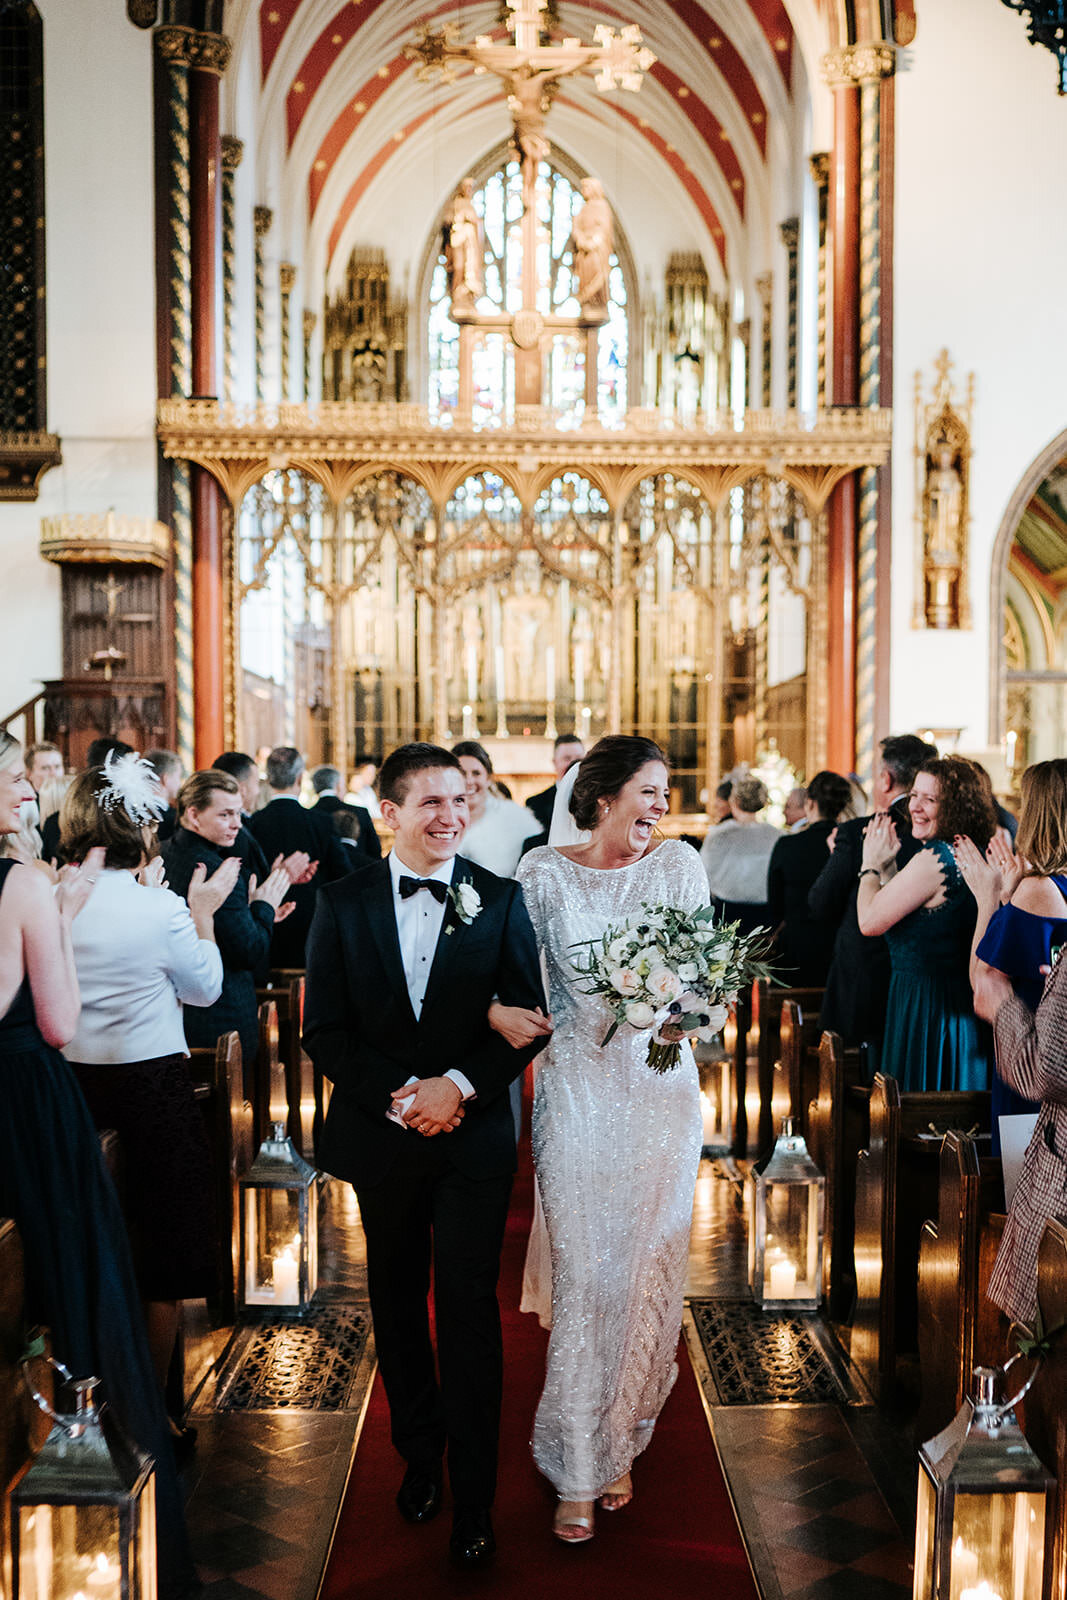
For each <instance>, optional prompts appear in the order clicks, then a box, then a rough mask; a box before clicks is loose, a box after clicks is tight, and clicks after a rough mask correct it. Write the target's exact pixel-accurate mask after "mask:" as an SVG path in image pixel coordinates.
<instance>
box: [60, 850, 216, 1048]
mask: <svg viewBox="0 0 1067 1600" xmlns="http://www.w3.org/2000/svg"><path fill="white" fill-rule="evenodd" d="M71 940H72V943H73V945H74V965H75V967H76V968H77V973H78V987H79V988H80V990H81V1000H82V1009H81V1016H80V1017H79V1019H78V1031H77V1033H75V1035H74V1037H73V1039H71V1041H70V1043H69V1044H67V1045H65V1046H64V1049H63V1054H64V1055H65V1056H66V1058H67V1060H68V1061H82V1062H86V1063H88V1064H93V1065H96V1064H107V1063H109V1062H122V1061H154V1060H156V1059H157V1058H158V1057H159V1056H171V1055H183V1056H184V1055H188V1054H189V1051H188V1047H187V1046H186V1043H185V1030H184V1028H183V1027H182V1001H183V1000H184V1001H187V1002H188V1003H189V1004H190V1005H194V1006H209V1005H212V1004H213V1003H214V1002H215V1001H216V1000H217V999H218V997H219V995H220V994H221V993H222V957H221V956H220V955H219V952H218V947H217V946H216V945H215V944H214V943H213V942H212V941H211V940H208V939H200V938H198V937H197V932H196V927H195V925H194V923H193V919H192V917H191V916H190V914H189V907H188V906H187V905H186V903H185V901H184V900H182V899H181V898H180V896H178V895H176V894H174V893H173V892H172V891H171V890H170V889H146V888H144V886H143V885H142V884H140V883H138V882H137V880H136V878H135V877H134V876H133V873H132V872H126V871H124V870H121V869H115V868H109V869H107V870H105V871H103V872H101V874H100V876H99V877H98V879H97V881H96V883H95V885H94V886H93V892H92V894H91V895H90V896H89V900H88V903H87V904H86V905H85V906H84V907H83V909H82V910H81V911H80V912H79V913H78V915H77V916H76V917H75V919H74V922H73V924H72V925H71Z"/></svg>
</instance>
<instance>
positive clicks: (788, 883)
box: [767, 772, 852, 989]
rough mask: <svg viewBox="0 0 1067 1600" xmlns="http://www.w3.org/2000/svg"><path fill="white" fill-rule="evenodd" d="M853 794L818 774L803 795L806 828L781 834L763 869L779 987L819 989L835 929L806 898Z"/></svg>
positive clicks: (836, 779)
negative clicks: (812, 909)
mask: <svg viewBox="0 0 1067 1600" xmlns="http://www.w3.org/2000/svg"><path fill="white" fill-rule="evenodd" d="M851 797H852V791H851V789H850V788H849V786H848V779H847V778H843V777H842V776H841V774H840V773H839V772H817V773H816V774H815V776H814V778H812V780H811V782H810V783H809V785H808V787H807V789H806V790H805V791H804V817H805V820H806V822H807V827H806V828H804V829H803V830H802V831H801V832H800V833H783V835H782V837H781V838H780V839H779V840H778V843H777V844H776V845H775V847H774V849H773V850H772V851H771V860H770V865H769V867H768V868H767V921H768V923H769V924H770V926H771V927H772V928H773V929H774V930H775V932H776V933H777V936H778V963H777V966H778V970H777V974H776V976H777V978H778V981H779V982H780V983H783V984H786V985H788V986H789V987H791V988H797V989H821V988H822V987H823V985H824V984H825V982H826V975H827V973H828V972H829V970H830V960H831V957H832V955H833V946H834V928H833V926H832V925H831V924H828V923H827V922H825V921H824V920H823V919H821V918H819V917H813V916H812V915H811V913H810V911H809V909H808V892H809V890H810V889H811V886H812V884H813V883H814V882H815V880H816V879H817V878H818V876H819V874H820V873H821V872H822V870H823V868H824V867H825V865H826V863H827V860H828V858H829V850H828V846H827V841H828V840H829V837H830V834H831V832H832V831H833V827H834V824H835V823H836V821H837V819H838V817H839V816H840V815H841V813H842V811H843V810H844V809H845V807H846V806H847V805H848V802H849V800H850V799H851Z"/></svg>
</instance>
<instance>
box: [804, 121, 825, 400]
mask: <svg viewBox="0 0 1067 1600" xmlns="http://www.w3.org/2000/svg"><path fill="white" fill-rule="evenodd" d="M808 167H809V170H810V172H811V178H812V182H813V183H814V185H815V191H816V195H817V197H818V208H819V253H818V265H817V269H816V322H815V340H816V359H817V371H818V378H817V382H816V403H817V404H818V405H819V406H820V407H821V406H827V405H829V404H830V399H829V394H828V392H827V377H826V310H827V298H828V296H827V277H826V231H827V230H826V223H827V216H828V212H829V193H830V152H829V151H828V150H822V151H820V152H818V153H817V154H816V155H813V156H810V157H809V159H808Z"/></svg>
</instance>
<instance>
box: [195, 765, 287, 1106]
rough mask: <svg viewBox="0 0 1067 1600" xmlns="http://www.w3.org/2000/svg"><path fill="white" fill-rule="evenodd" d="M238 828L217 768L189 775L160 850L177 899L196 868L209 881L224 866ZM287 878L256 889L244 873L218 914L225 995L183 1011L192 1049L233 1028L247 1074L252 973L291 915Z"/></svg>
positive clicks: (252, 1033) (252, 1036) (251, 1048)
mask: <svg viewBox="0 0 1067 1600" xmlns="http://www.w3.org/2000/svg"><path fill="white" fill-rule="evenodd" d="M240 826H241V802H240V796H239V794H238V790H237V784H236V782H235V781H234V779H233V778H231V777H229V776H228V774H227V773H225V772H217V771H216V770H215V769H214V768H211V769H209V770H208V771H206V772H194V773H193V775H192V777H191V778H186V780H185V782H184V783H183V784H182V786H181V789H180V791H179V793H178V827H177V829H176V830H175V833H174V837H173V839H170V840H168V842H167V844H166V845H165V846H164V848H163V860H164V862H165V863H166V872H167V880H168V882H169V884H170V886H171V888H172V889H173V890H174V892H175V893H176V894H179V895H181V896H182V898H183V899H186V900H187V899H188V898H189V890H190V886H191V885H192V884H193V880H194V876H195V875H196V873H197V868H198V867H203V868H204V869H205V870H206V871H207V872H208V873H209V874H211V875H212V876H213V875H214V874H215V873H216V872H218V870H219V868H220V867H221V866H222V862H223V855H222V852H223V851H224V850H228V849H229V848H230V847H231V846H232V845H233V842H234V840H235V838H236V837H237V830H238V828H239V827H240ZM290 881H291V880H290V877H289V874H288V872H287V871H286V870H285V868H284V866H277V867H275V868H274V870H273V871H272V872H270V873H269V874H268V875H267V878H266V880H265V881H264V882H263V883H262V884H260V883H259V882H258V881H257V880H256V878H255V877H252V878H250V879H247V880H246V879H245V878H244V876H243V875H242V876H241V877H239V878H238V879H237V881H236V883H235V884H234V886H233V888H232V889H231V890H230V893H229V894H228V895H227V897H226V899H225V901H224V902H223V904H222V905H221V906H220V907H219V908H218V910H217V911H216V912H215V918H214V922H215V939H216V942H217V944H218V947H219V954H220V956H221V957H222V966H223V978H222V991H221V993H220V995H219V997H218V999H217V1000H215V1001H214V1002H213V1004H211V1005H208V1006H195V1005H189V1006H187V1007H186V1009H185V1037H186V1040H187V1041H188V1043H189V1044H191V1045H197V1046H201V1047H207V1048H209V1049H213V1048H214V1045H215V1042H216V1040H217V1039H218V1037H219V1034H221V1033H226V1032H228V1031H229V1030H230V1029H231V1028H233V1029H236V1031H237V1033H238V1034H239V1035H240V1037H241V1053H242V1056H243V1059H244V1063H245V1071H246V1074H247V1073H248V1072H250V1070H251V1063H252V1062H253V1061H254V1060H255V1055H256V1048H257V1044H258V1022H257V1013H256V976H255V975H256V972H257V971H258V970H260V969H261V968H262V967H265V965H266V963H267V959H268V956H269V953H270V942H271V930H272V929H273V927H274V924H275V922H276V921H281V920H282V919H283V918H284V917H286V916H288V915H289V912H290V908H291V902H289V901H287V899H286V897H287V895H288V892H289V885H290Z"/></svg>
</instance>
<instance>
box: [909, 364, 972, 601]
mask: <svg viewBox="0 0 1067 1600" xmlns="http://www.w3.org/2000/svg"><path fill="white" fill-rule="evenodd" d="M934 366H935V371H936V373H937V381H936V383H935V386H934V394H933V399H932V401H930V402H929V403H927V404H924V403H923V398H922V387H921V379H920V376H919V374H918V373H916V375H915V401H916V428H915V460H916V567H917V570H916V602H915V614H914V625H915V626H916V627H920V628H966V627H969V626H970V605H969V603H968V597H967V557H968V549H967V545H968V537H969V525H970V515H969V509H968V485H969V477H970V459H971V417H972V411H973V404H974V375H973V374H972V375H971V377H970V380H969V382H968V388H967V398H966V402H965V403H964V404H960V403H959V402H957V400H956V399H955V396H954V394H953V385H952V381H951V379H950V377H949V372H950V369H951V367H952V361H951V360H950V358H949V354H948V351H947V350H942V352H941V354H940V355H939V356H938V358H937V361H936V362H935V364H934Z"/></svg>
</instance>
